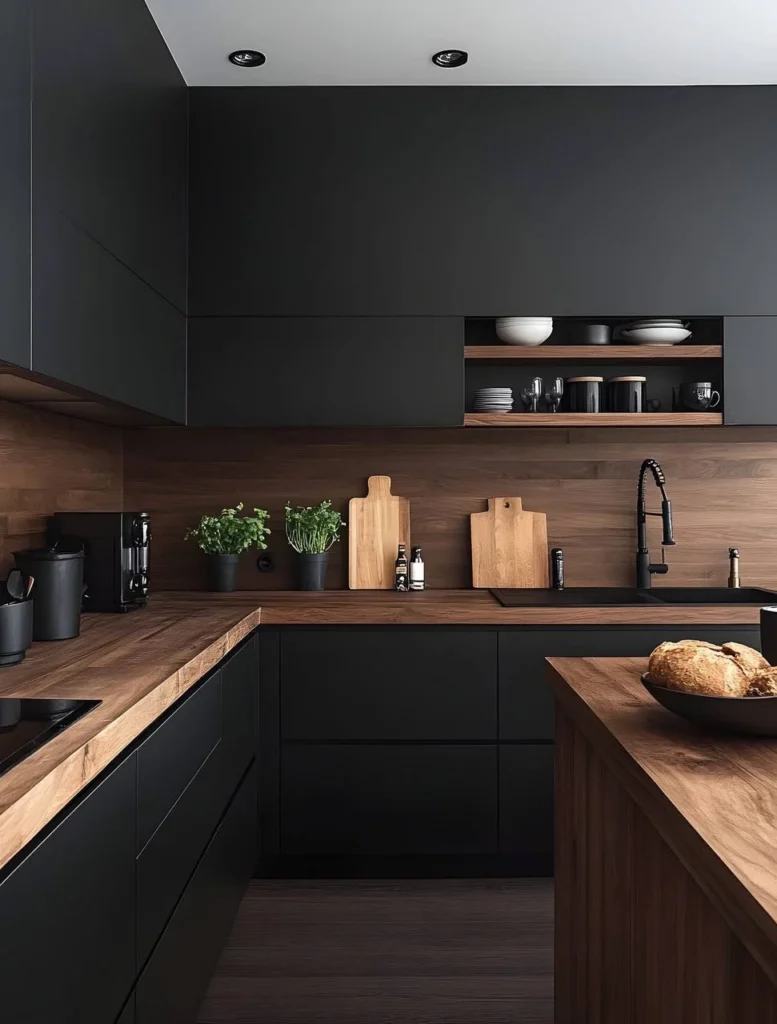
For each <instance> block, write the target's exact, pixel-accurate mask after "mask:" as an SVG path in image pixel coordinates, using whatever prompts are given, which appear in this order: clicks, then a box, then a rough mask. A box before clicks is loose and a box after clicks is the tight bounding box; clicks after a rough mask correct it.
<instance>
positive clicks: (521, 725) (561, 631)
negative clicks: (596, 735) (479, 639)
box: [499, 626, 760, 741]
mask: <svg viewBox="0 0 777 1024" xmlns="http://www.w3.org/2000/svg"><path fill="white" fill-rule="evenodd" d="M688 636H693V637H694V638H695V639H697V640H709V641H710V642H711V643H723V642H725V641H726V640H733V641H738V642H739V643H744V644H749V645H750V646H751V647H760V634H759V629H758V627H757V626H753V627H747V626H733V627H729V626H672V627H666V626H642V627H630V626H629V627H626V628H624V627H618V626H602V627H600V626H594V627H579V628H574V627H565V628H557V627H554V628H546V629H515V630H500V631H499V738H500V740H519V741H520V740H525V741H533V740H550V739H552V738H553V732H554V722H553V719H554V706H553V695H552V692H551V690H550V687H549V686H548V684H547V671H548V666H547V665H546V663H545V659H546V658H554V657H555V658H617V657H624V658H628V657H647V655H648V654H650V652H651V651H652V650H653V648H654V647H656V646H657V645H658V644H660V643H661V642H662V641H663V640H675V641H676V640H682V639H684V638H686V637H688Z"/></svg>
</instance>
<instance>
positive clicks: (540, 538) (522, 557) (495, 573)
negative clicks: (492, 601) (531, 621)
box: [470, 498, 550, 587]
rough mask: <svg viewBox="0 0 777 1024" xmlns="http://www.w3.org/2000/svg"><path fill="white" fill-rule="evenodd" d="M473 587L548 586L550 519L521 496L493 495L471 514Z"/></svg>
mask: <svg viewBox="0 0 777 1024" xmlns="http://www.w3.org/2000/svg"><path fill="white" fill-rule="evenodd" d="M470 531H471V537H472V585H473V587H547V586H548V585H549V582H550V581H549V568H548V520H547V516H546V515H545V514H544V513H543V512H525V511H524V510H523V504H522V502H521V499H520V498H489V499H488V512H474V513H472V515H470Z"/></svg>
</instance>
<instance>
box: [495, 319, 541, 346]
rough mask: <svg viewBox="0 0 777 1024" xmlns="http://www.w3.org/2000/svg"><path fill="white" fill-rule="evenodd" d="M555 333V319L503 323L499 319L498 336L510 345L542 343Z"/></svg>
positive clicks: (497, 325)
mask: <svg viewBox="0 0 777 1024" xmlns="http://www.w3.org/2000/svg"><path fill="white" fill-rule="evenodd" d="M552 333H553V321H552V320H551V321H550V323H536V322H533V323H520V324H515V323H509V324H506V323H503V322H500V321H499V320H497V324H496V336H497V337H498V338H499V340H500V341H505V342H507V344H508V345H527V346H529V345H541V344H542V343H543V341H547V340H548V338H549V337H550V336H551V334H552Z"/></svg>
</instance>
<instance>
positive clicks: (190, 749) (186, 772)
mask: <svg viewBox="0 0 777 1024" xmlns="http://www.w3.org/2000/svg"><path fill="white" fill-rule="evenodd" d="M220 738H221V673H220V671H218V672H216V673H215V674H214V675H213V676H211V678H210V679H209V680H208V681H207V682H205V683H203V684H202V685H201V686H200V687H199V688H198V689H197V690H195V691H194V692H192V693H191V694H188V695H186V696H184V697H183V698H182V699H181V701H180V702H179V703H178V704H177V705H176V706H175V707H174V709H173V710H172V712H171V713H170V714H169V717H167V718H166V719H165V721H164V722H163V723H162V724H161V725H159V726H157V727H156V728H154V729H153V731H152V732H151V734H150V735H149V736H148V738H147V739H146V740H145V741H144V742H143V743H142V744H141V746H140V747H139V748H138V851H140V850H142V849H143V847H144V846H145V845H146V843H147V842H148V840H149V839H150V838H151V836H152V835H153V833H154V831H155V830H156V829H157V828H158V826H159V825H160V824H161V822H162V820H163V819H164V817H165V815H166V814H167V813H168V812H169V811H170V809H171V808H172V806H173V804H174V803H175V801H176V800H177V799H178V797H179V796H180V795H181V793H182V792H183V791H184V789H186V787H187V786H188V785H189V783H190V782H191V780H192V779H193V778H194V776H195V775H196V773H197V771H198V770H199V768H200V766H201V765H202V764H203V763H204V761H205V759H206V758H207V757H208V755H209V754H210V752H211V751H212V750H213V748H214V747H215V746H216V744H217V743H218V742H219V739H220Z"/></svg>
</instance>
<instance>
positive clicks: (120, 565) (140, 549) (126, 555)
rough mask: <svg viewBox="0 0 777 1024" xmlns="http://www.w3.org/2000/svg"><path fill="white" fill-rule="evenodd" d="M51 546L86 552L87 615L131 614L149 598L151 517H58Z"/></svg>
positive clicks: (64, 514) (53, 523) (82, 514)
mask: <svg viewBox="0 0 777 1024" xmlns="http://www.w3.org/2000/svg"><path fill="white" fill-rule="evenodd" d="M48 541H49V544H51V545H57V546H58V547H60V548H62V549H70V550H72V549H77V548H79V547H81V548H83V551H84V587H85V591H84V605H83V607H84V611H85V612H127V611H131V610H132V609H134V608H142V607H143V606H144V605H145V603H146V600H147V598H148V589H149V550H150V545H151V533H150V529H149V515H148V512H57V513H56V514H55V515H54V516H52V517H51V519H49V521H48Z"/></svg>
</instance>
